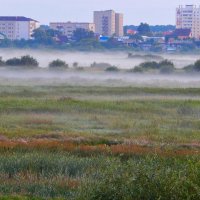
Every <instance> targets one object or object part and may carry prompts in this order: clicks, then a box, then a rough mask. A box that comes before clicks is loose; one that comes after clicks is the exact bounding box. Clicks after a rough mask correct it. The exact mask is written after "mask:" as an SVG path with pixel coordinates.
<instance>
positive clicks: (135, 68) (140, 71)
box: [128, 66, 144, 73]
mask: <svg viewBox="0 0 200 200" xmlns="http://www.w3.org/2000/svg"><path fill="white" fill-rule="evenodd" d="M143 71H144V70H143V68H142V67H140V66H136V67H134V68H133V69H130V70H129V71H128V72H134V73H142V72H143Z"/></svg>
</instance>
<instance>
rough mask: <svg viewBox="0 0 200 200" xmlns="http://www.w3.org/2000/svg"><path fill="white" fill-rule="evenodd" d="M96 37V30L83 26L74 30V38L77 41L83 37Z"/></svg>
mask: <svg viewBox="0 0 200 200" xmlns="http://www.w3.org/2000/svg"><path fill="white" fill-rule="evenodd" d="M93 38H94V32H93V31H88V30H86V29H83V28H78V29H76V30H75V31H74V32H73V39H74V40H76V41H81V40H83V39H93Z"/></svg>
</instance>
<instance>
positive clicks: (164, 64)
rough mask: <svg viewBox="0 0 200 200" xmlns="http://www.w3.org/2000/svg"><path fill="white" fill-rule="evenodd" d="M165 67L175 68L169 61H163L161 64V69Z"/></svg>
mask: <svg viewBox="0 0 200 200" xmlns="http://www.w3.org/2000/svg"><path fill="white" fill-rule="evenodd" d="M163 66H171V67H173V68H174V63H173V62H171V61H169V60H163V61H161V62H159V67H160V68H161V67H163Z"/></svg>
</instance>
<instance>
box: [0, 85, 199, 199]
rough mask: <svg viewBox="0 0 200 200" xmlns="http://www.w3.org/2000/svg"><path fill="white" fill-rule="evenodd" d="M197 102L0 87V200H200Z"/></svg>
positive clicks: (191, 95) (129, 92)
mask: <svg viewBox="0 0 200 200" xmlns="http://www.w3.org/2000/svg"><path fill="white" fill-rule="evenodd" d="M199 94H200V89H198V88H196V89H195V88H186V89H184V88H150V87H149V88H134V87H98V86H91V87H89V86H88V87H81V86H69V85H45V86H44V85H37V86H31V85H24V86H22V85H21V86H17V85H15V86H11V85H4V86H3V85H2V86H1V88H0V199H69V200H82V199H83V200H129V199H130V200H132V199H141V200H143V199H144V200H145V199H146V200H148V199H163V200H169V199H200V195H199V190H200V173H199V167H200V163H199V158H200V125H199V120H200V101H199ZM122 97H123V98H122ZM136 97H137V98H136Z"/></svg>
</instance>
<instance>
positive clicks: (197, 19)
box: [0, 5, 200, 52]
mask: <svg viewBox="0 0 200 200" xmlns="http://www.w3.org/2000/svg"><path fill="white" fill-rule="evenodd" d="M93 16H94V17H93V22H70V21H66V22H50V23H49V25H41V24H40V22H39V21H37V20H35V19H31V18H27V17H23V16H0V47H2V48H3V47H17V48H26V47H30V48H37V47H47V46H49V47H50V46H51V47H55V48H63V49H77V50H92V49H130V50H131V49H133V50H143V51H155V52H177V51H189V50H190V51H191V50H198V49H199V48H200V7H198V6H196V5H185V6H183V5H181V6H178V7H177V8H176V25H175V26H174V25H157V26H151V25H149V24H147V23H141V24H140V25H138V26H135V25H124V15H123V14H122V13H116V12H115V11H114V10H106V11H94V14H93Z"/></svg>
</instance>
